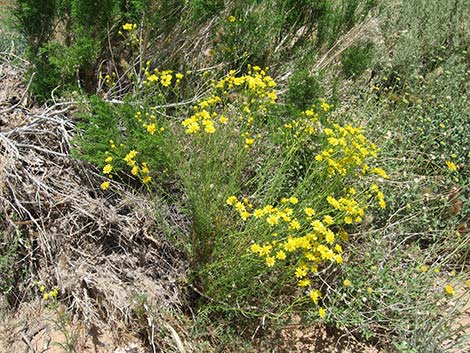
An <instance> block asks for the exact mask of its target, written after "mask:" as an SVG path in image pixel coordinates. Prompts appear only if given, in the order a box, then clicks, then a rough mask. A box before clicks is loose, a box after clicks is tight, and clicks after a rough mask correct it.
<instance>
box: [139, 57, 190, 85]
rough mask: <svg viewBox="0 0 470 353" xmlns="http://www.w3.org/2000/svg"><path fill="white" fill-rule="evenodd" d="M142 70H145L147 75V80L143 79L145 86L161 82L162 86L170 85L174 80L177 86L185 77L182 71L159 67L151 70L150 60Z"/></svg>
mask: <svg viewBox="0 0 470 353" xmlns="http://www.w3.org/2000/svg"><path fill="white" fill-rule="evenodd" d="M142 70H143V71H144V76H145V80H144V81H143V84H144V85H145V86H151V85H155V84H159V85H161V86H162V87H170V86H171V84H172V83H173V82H174V85H175V86H176V85H178V84H179V83H180V82H181V80H182V79H183V77H184V75H183V74H182V73H179V72H177V73H175V72H174V71H173V70H163V71H160V70H159V69H157V68H155V69H153V70H151V69H150V62H149V61H147V63H146V65H145V68H143V69H142Z"/></svg>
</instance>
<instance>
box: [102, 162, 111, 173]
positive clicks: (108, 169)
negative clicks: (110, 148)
mask: <svg viewBox="0 0 470 353" xmlns="http://www.w3.org/2000/svg"><path fill="white" fill-rule="evenodd" d="M112 170H113V166H112V165H111V164H106V165H105V166H104V167H103V174H109V173H111V171H112Z"/></svg>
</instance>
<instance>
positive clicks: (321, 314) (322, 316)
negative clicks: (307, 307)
mask: <svg viewBox="0 0 470 353" xmlns="http://www.w3.org/2000/svg"><path fill="white" fill-rule="evenodd" d="M325 314H326V312H325V309H323V308H322V307H319V308H318V316H320V318H321V319H324V318H325Z"/></svg>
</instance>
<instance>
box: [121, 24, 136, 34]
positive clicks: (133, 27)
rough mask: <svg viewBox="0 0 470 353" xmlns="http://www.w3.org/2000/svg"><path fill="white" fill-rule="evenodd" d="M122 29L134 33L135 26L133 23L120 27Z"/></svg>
mask: <svg viewBox="0 0 470 353" xmlns="http://www.w3.org/2000/svg"><path fill="white" fill-rule="evenodd" d="M122 29H123V30H125V31H129V32H131V31H135V30H136V29H137V25H136V24H135V23H126V24H124V25H123V26H122Z"/></svg>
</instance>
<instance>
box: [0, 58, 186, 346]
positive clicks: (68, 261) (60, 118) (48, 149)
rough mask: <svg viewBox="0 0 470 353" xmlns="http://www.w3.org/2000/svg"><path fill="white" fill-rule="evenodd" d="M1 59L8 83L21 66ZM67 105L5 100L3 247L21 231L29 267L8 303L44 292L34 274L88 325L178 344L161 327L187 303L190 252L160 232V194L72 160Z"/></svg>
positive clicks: (21, 257)
mask: <svg viewBox="0 0 470 353" xmlns="http://www.w3.org/2000/svg"><path fill="white" fill-rule="evenodd" d="M0 65H1V66H2V73H3V74H4V77H3V79H4V80H5V82H7V79H8V78H10V79H12V78H13V77H18V76H21V74H22V72H21V70H20V69H15V68H12V67H11V66H8V65H9V64H8V63H7V62H3V63H0ZM7 66H8V70H6V68H7ZM7 76H8V77H7ZM11 82H13V79H12V81H11ZM15 82H16V86H15V85H13V84H12V85H10V86H8V85H4V88H3V89H10V90H13V88H15V87H18V85H19V84H20V83H19V80H18V79H16V81H15ZM22 90H23V91H24V90H25V88H23V89H22ZM10 95H11V94H10ZM4 96H5V95H4ZM22 98H24V95H23V97H22ZM70 108H71V104H67V103H59V104H54V105H52V106H50V107H43V108H35V109H27V108H25V107H23V106H22V104H21V101H18V104H15V105H11V104H10V105H9V106H8V103H6V102H1V106H0V113H1V114H0V120H1V121H2V125H1V126H0V234H1V235H2V237H1V238H0V240H1V244H0V254H1V253H2V252H3V251H4V250H5V249H6V247H7V246H8V243H9V242H11V241H13V239H18V241H19V244H20V245H19V250H20V251H19V254H18V257H17V259H16V263H15V267H16V268H17V270H18V271H17V273H20V272H21V271H20V268H21V269H23V270H25V271H26V273H27V276H22V278H20V277H17V278H16V283H15V288H14V289H13V290H12V291H11V293H10V295H9V297H8V302H9V303H10V306H18V305H19V304H20V303H23V302H27V301H30V300H34V299H35V298H36V299H37V297H38V296H40V294H39V293H38V289H37V285H34V284H33V282H39V283H42V284H44V285H45V286H46V288H53V287H55V286H57V287H58V288H59V301H60V302H63V303H65V304H66V305H67V307H68V310H71V312H73V313H75V314H76V315H77V316H78V317H79V318H80V321H82V322H83V323H85V325H99V326H101V327H102V325H103V323H105V324H106V325H107V326H108V327H112V328H113V331H114V332H116V330H117V329H125V330H131V331H130V332H134V333H141V334H143V336H146V337H147V338H149V337H150V336H151V335H154V334H156V333H157V332H159V333H160V335H159V338H155V339H154V341H155V342H158V340H160V341H161V342H159V344H161V346H162V349H164V351H172V350H170V347H173V348H174V345H173V343H172V342H170V341H173V339H172V338H171V336H170V335H161V332H162V330H163V331H164V332H168V331H167V329H168V324H164V322H167V323H168V320H171V317H173V314H174V313H176V312H177V311H178V310H179V308H181V306H182V305H183V303H182V298H183V294H182V293H181V289H180V286H178V283H177V281H178V278H182V277H184V276H185V274H186V272H187V264H186V262H185V259H184V256H183V255H182V253H180V252H179V251H177V250H176V249H175V247H174V246H173V245H172V244H171V243H170V242H169V241H168V239H166V238H165V236H164V235H163V234H162V232H161V231H160V230H159V225H158V224H156V221H155V217H154V215H155V207H156V206H155V202H154V201H153V202H151V201H150V200H146V199H143V198H142V196H138V195H136V194H135V193H133V192H131V191H129V190H126V189H124V188H122V187H121V188H120V187H119V186H118V185H115V186H114V190H118V191H117V192H113V193H109V192H105V191H102V190H101V189H100V188H99V185H100V183H101V182H102V181H103V180H102V177H101V176H100V175H99V173H97V172H96V170H95V169H94V168H93V167H91V166H88V165H85V164H84V163H82V162H80V161H77V160H74V159H73V158H71V156H70V154H69V153H70V149H71V138H72V135H73V131H74V122H73V121H72V120H71V118H70V117H69V116H68V115H67V111H68V110H69V109H70ZM159 207H161V206H159ZM159 212H162V210H159ZM168 212H169V213H170V211H168ZM170 216H171V215H170ZM169 331H170V333H172V335H173V333H174V332H173V331H174V330H173V329H169ZM165 336H168V337H169V338H165ZM173 336H174V335H173ZM173 342H174V341H173ZM163 347H166V348H163ZM153 351H158V350H156V347H155V345H153Z"/></svg>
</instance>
